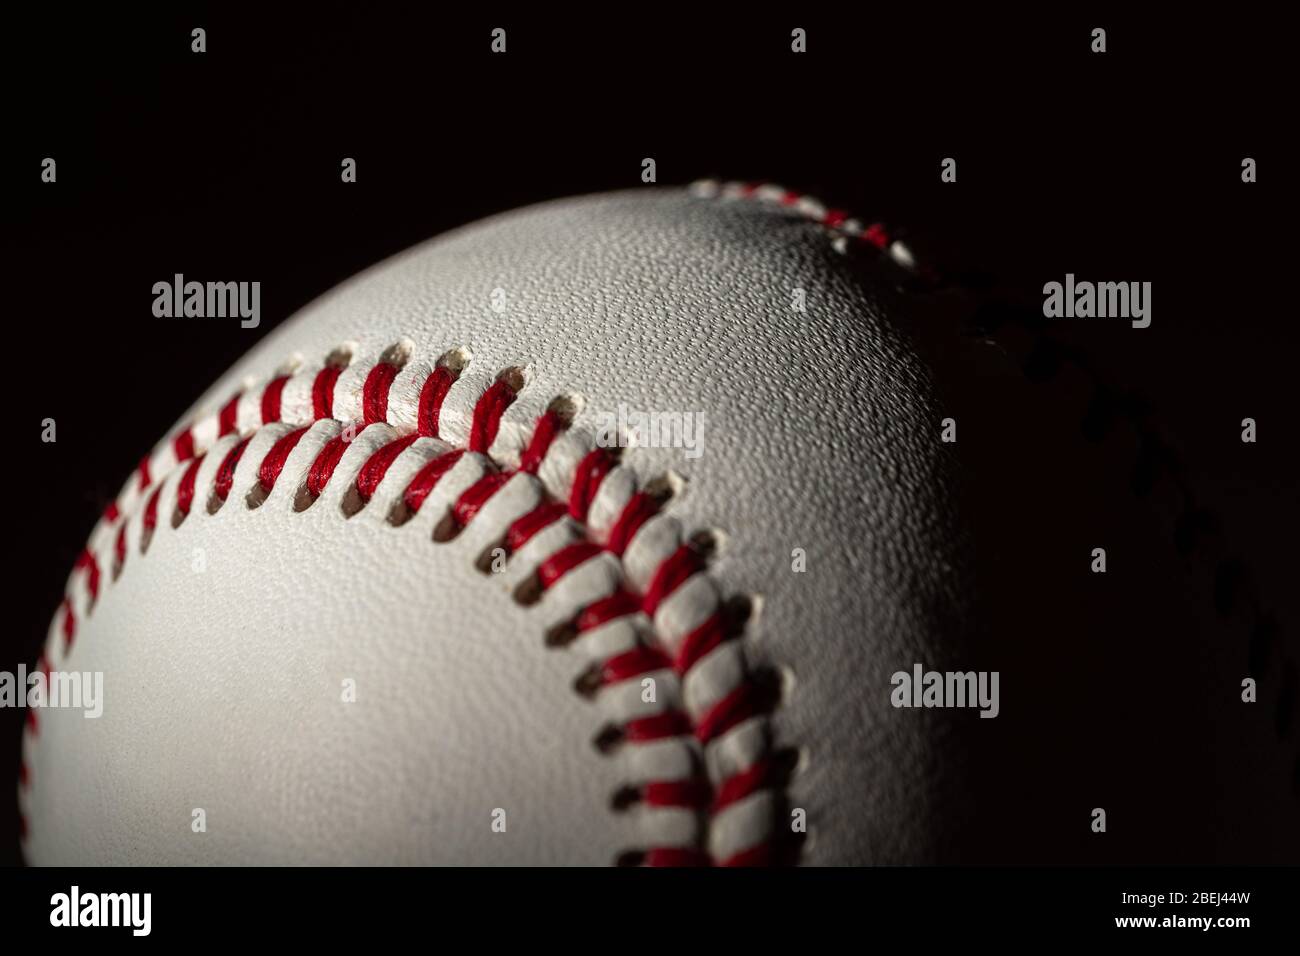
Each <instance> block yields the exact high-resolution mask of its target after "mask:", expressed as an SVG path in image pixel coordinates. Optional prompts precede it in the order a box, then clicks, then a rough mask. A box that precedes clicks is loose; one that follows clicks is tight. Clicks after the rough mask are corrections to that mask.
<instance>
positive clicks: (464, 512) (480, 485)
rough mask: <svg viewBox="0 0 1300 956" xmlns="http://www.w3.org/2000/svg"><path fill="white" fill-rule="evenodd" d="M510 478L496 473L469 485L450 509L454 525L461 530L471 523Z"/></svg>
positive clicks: (504, 473) (503, 473) (499, 472)
mask: <svg viewBox="0 0 1300 956" xmlns="http://www.w3.org/2000/svg"><path fill="white" fill-rule="evenodd" d="M511 477H512V476H511V475H510V474H508V473H507V472H503V471H498V472H493V473H492V474H490V475H484V476H483V477H482V478H480V479H479V480H478V481H476V482H474V484H472V485H470V486H469V488H467V489H466V490H465V492H464V493H463V494H462V495H461V496H460V498H459V499H458V500H457V501H456V504H455V505H454V506H453V507H452V509H451V516H452V518H453V519H454V520H455V522H456V524H457V525H458V526H460V527H462V528H463V527H465V526H466V525H468V524H469V523H470V522H471V521H473V520H474V516H475V515H476V514H478V513H479V509H480V508H482V507H483V506H484V505H485V504H487V502H488V499H489V498H491V497H492V496H493V495H494V494H496V493H497V492H498V491H500V490H501V486H502V485H504V484H505V483H506V482H507V481H509V480H510V478H511Z"/></svg>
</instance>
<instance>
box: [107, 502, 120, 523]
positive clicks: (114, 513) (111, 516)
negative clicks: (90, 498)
mask: <svg viewBox="0 0 1300 956" xmlns="http://www.w3.org/2000/svg"><path fill="white" fill-rule="evenodd" d="M120 514H121V512H120V511H118V510H117V502H116V501H110V502H109V503H108V505H107V506H105V508H104V520H105V521H107V522H108V523H109V524H112V523H113V522H114V521H116V520H117V519H118V515H120Z"/></svg>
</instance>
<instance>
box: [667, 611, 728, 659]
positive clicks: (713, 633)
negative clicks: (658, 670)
mask: <svg viewBox="0 0 1300 956" xmlns="http://www.w3.org/2000/svg"><path fill="white" fill-rule="evenodd" d="M726 639H727V622H726V621H725V620H724V619H723V617H722V615H721V614H710V615H709V617H708V618H707V619H706V620H705V622H704V623H703V624H701V625H700V626H699V627H697V628H696V629H695V630H693V631H691V633H689V634H687V635H686V637H685V638H683V639H682V646H681V647H679V648H678V649H677V658H676V659H675V660H674V661H673V670H675V671H676V672H677V673H678V674H685V673H686V672H687V671H688V670H690V669H691V668H692V667H694V666H695V665H696V664H697V663H699V661H700V659H701V658H702V657H704V655H705V654H708V653H709V652H710V651H712V650H713V649H714V648H715V647H717V646H718V645H719V644H721V643H722V642H723V641H725V640H726Z"/></svg>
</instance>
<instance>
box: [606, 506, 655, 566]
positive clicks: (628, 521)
mask: <svg viewBox="0 0 1300 956" xmlns="http://www.w3.org/2000/svg"><path fill="white" fill-rule="evenodd" d="M658 513H659V502H657V501H656V500H655V499H654V498H652V497H651V496H650V495H647V494H646V493H645V492H644V491H638V492H637V493H636V494H634V495H633V496H632V497H631V498H630V499H629V500H628V503H627V504H626V505H624V506H623V513H622V514H620V515H619V516H618V520H617V521H615V522H614V527H612V528H610V529H609V537H608V539H607V540H606V541H605V547H606V548H607V549H609V550H610V551H611V552H613V553H614V554H617V555H618V556H619V557H620V558H621V557H622V556H623V552H624V551H626V550H627V546H628V545H629V544H630V543H631V542H632V538H633V537H635V536H636V533H637V532H638V531H640V530H641V526H642V525H643V524H645V523H646V522H647V521H649V520H650V519H651V518H653V517H654V516H655V515H656V514H658Z"/></svg>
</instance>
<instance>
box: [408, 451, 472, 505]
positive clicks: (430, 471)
mask: <svg viewBox="0 0 1300 956" xmlns="http://www.w3.org/2000/svg"><path fill="white" fill-rule="evenodd" d="M463 454H464V451H462V450H460V449H457V450H456V451H449V452H447V453H446V454H444V455H439V456H438V457H437V458H435V459H433V461H431V462H429V463H428V464H427V465H425V466H424V467H423V468H421V469H420V470H419V471H418V472H417V473H416V475H415V477H414V478H412V479H411V483H410V484H409V485H407V486H406V491H405V492H404V493H403V495H402V500H403V501H404V502H405V503H406V507H407V508H409V509H410V510H411V511H419V510H420V505H422V504H424V499H425V498H427V497H429V493H430V492H432V491H433V489H434V486H435V485H437V484H438V481H439V479H441V478H442V476H443V475H445V474H446V473H447V472H449V471H451V469H452V467H453V466H454V465H455V464H456V462H458V461H460V457H461V455H463Z"/></svg>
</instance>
